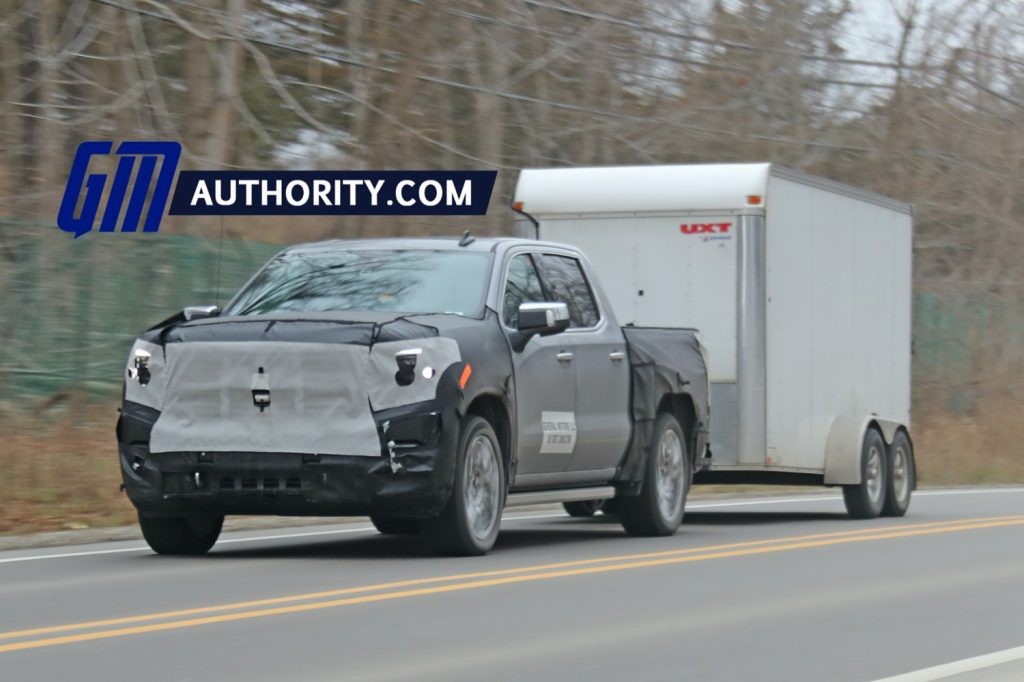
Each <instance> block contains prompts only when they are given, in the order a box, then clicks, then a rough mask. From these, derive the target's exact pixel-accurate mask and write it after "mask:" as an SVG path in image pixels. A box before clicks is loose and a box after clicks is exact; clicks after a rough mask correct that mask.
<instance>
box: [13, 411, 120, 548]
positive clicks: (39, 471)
mask: <svg viewBox="0 0 1024 682" xmlns="http://www.w3.org/2000/svg"><path fill="white" fill-rule="evenodd" d="M116 419H117V412H116V403H115V402H114V401H112V400H104V401H103V402H102V403H100V404H90V403H88V402H87V401H85V400H84V399H82V398H77V397H74V398H71V399H70V400H69V401H68V402H65V403H61V404H60V405H58V406H55V407H51V408H50V409H47V410H46V411H45V412H42V413H34V414H17V415H14V414H10V413H9V414H7V415H6V416H5V417H3V418H2V421H0V471H2V472H3V475H2V477H0V500H2V501H3V502H2V509H3V514H2V515H0V533H26V532H32V531H37V530H59V529H69V528H83V527H92V526H111V525H120V524H124V523H130V522H131V521H133V520H134V518H135V514H134V511H133V508H132V506H131V504H130V503H129V502H128V499H127V498H126V497H125V496H124V493H122V492H121V491H120V490H119V486H120V484H121V474H120V471H119V470H118V462H117V446H116V440H115V437H114V424H115V423H116Z"/></svg>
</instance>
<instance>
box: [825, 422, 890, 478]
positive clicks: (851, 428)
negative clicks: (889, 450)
mask: <svg viewBox="0 0 1024 682" xmlns="http://www.w3.org/2000/svg"><path fill="white" fill-rule="evenodd" d="M872 426H876V427H877V428H878V429H879V430H880V431H881V432H882V438H883V439H884V440H885V444H886V445H891V444H892V439H893V438H894V437H895V436H896V431H898V430H899V429H900V428H904V429H905V427H904V426H903V424H901V423H900V422H898V421H893V420H891V419H882V418H881V417H877V416H875V415H870V414H869V415H853V414H841V415H839V416H838V417H836V418H835V419H834V420H833V421H832V426H831V427H830V428H829V431H828V440H827V441H826V442H825V485H857V484H859V483H860V482H861V481H860V478H861V476H860V451H861V444H862V443H863V442H864V433H865V432H866V431H867V430H868V429H869V428H871V427H872Z"/></svg>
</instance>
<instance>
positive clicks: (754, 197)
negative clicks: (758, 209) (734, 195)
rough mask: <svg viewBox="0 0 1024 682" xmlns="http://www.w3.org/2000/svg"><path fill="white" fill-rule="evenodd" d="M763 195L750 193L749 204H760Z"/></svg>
mask: <svg viewBox="0 0 1024 682" xmlns="http://www.w3.org/2000/svg"><path fill="white" fill-rule="evenodd" d="M760 205H761V195H760V194H748V195H747V206H760Z"/></svg>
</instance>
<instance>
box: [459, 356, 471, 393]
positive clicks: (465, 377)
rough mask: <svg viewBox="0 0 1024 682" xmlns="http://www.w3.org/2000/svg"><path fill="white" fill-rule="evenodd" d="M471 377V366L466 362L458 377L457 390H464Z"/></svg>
mask: <svg viewBox="0 0 1024 682" xmlns="http://www.w3.org/2000/svg"><path fill="white" fill-rule="evenodd" d="M471 376H473V366H472V365H470V364H469V363H468V362H467V363H466V366H465V367H463V368H462V374H461V375H459V388H466V384H468V383H469V377H471Z"/></svg>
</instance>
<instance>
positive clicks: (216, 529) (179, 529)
mask: <svg viewBox="0 0 1024 682" xmlns="http://www.w3.org/2000/svg"><path fill="white" fill-rule="evenodd" d="M223 525H224V517H223V516H186V517H169V518H165V517H155V516H144V515H142V514H141V513H140V514H139V527H140V528H142V537H144V538H145V539H146V544H148V545H149V546H150V548H151V549H152V550H153V551H154V552H156V553H157V554H172V555H174V554H176V555H192V556H194V555H198V554H206V553H207V552H208V551H210V548H211V547H213V544H214V543H215V542H217V538H218V537H220V530H221V527H222V526H223Z"/></svg>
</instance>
